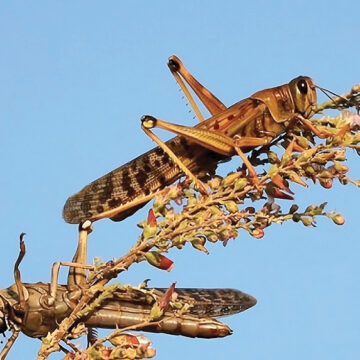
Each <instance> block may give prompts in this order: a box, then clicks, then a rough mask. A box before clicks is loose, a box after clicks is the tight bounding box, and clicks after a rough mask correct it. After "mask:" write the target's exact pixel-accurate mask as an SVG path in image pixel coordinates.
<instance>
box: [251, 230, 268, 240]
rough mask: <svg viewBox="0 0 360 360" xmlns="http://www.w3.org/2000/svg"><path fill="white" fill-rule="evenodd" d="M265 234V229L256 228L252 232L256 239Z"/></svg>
mask: <svg viewBox="0 0 360 360" xmlns="http://www.w3.org/2000/svg"><path fill="white" fill-rule="evenodd" d="M264 234H265V233H264V230H262V229H254V230H253V231H252V232H251V236H253V237H254V238H256V239H261V238H262V237H263V236H264Z"/></svg>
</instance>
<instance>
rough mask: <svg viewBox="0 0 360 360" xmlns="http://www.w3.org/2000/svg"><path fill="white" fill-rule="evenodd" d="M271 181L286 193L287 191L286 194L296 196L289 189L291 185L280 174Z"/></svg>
mask: <svg viewBox="0 0 360 360" xmlns="http://www.w3.org/2000/svg"><path fill="white" fill-rule="evenodd" d="M271 181H272V182H273V184H274V185H275V186H277V187H278V188H279V189H281V190H284V191H286V192H288V193H290V194H294V193H293V192H292V191H291V190H290V188H289V183H288V182H287V181H286V180H285V179H284V178H283V177H282V176H281V175H280V174H279V173H277V174H275V175H274V176H273V177H272V178H271Z"/></svg>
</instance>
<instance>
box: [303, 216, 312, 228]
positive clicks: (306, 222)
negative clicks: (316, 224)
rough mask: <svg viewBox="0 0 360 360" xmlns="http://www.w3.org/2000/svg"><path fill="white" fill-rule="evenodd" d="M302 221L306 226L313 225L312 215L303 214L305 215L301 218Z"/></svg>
mask: <svg viewBox="0 0 360 360" xmlns="http://www.w3.org/2000/svg"><path fill="white" fill-rule="evenodd" d="M301 222H302V223H303V224H304V225H305V226H311V225H313V220H312V218H310V217H305V216H303V217H302V218H301Z"/></svg>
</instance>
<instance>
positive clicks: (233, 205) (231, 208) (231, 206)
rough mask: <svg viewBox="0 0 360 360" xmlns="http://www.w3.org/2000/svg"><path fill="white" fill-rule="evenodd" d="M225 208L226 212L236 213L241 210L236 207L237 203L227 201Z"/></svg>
mask: <svg viewBox="0 0 360 360" xmlns="http://www.w3.org/2000/svg"><path fill="white" fill-rule="evenodd" d="M224 206H225V207H226V210H227V211H229V212H231V213H235V212H237V211H238V210H239V208H238V206H237V205H236V203H235V201H226V202H225V203H224Z"/></svg>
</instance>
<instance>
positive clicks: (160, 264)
mask: <svg viewBox="0 0 360 360" xmlns="http://www.w3.org/2000/svg"><path fill="white" fill-rule="evenodd" d="M145 258H146V260H147V261H148V263H149V264H151V265H153V266H155V267H157V268H159V269H162V270H166V271H171V270H172V268H173V267H174V262H173V261H171V260H170V259H168V258H167V257H166V256H164V255H161V254H159V253H157V252H156V251H148V252H147V253H145Z"/></svg>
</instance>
